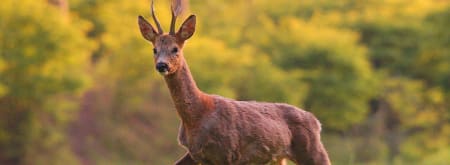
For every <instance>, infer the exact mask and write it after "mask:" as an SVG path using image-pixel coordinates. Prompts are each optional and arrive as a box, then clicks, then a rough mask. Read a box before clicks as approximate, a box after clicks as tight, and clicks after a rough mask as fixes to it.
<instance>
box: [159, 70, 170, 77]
mask: <svg viewBox="0 0 450 165" xmlns="http://www.w3.org/2000/svg"><path fill="white" fill-rule="evenodd" d="M159 74H161V76H167V75H168V74H169V71H167V70H166V71H164V72H159Z"/></svg>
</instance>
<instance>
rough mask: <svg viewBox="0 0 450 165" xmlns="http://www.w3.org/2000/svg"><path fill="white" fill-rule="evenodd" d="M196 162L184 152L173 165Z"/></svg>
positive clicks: (187, 164)
mask: <svg viewBox="0 0 450 165" xmlns="http://www.w3.org/2000/svg"><path fill="white" fill-rule="evenodd" d="M197 164H198V163H197V162H195V161H194V159H192V157H191V155H190V154H189V153H186V154H184V156H183V157H182V158H181V159H180V160H178V161H177V162H176V163H175V165H197Z"/></svg>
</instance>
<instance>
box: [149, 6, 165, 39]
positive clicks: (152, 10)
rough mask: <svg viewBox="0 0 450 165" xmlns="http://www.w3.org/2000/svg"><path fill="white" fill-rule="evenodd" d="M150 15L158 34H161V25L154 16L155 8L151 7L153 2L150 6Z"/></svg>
mask: <svg viewBox="0 0 450 165" xmlns="http://www.w3.org/2000/svg"><path fill="white" fill-rule="evenodd" d="M151 13H152V17H153V21H155V24H156V26H157V27H158V33H159V34H163V29H162V28H161V24H159V21H158V18H156V16H155V8H154V6H153V0H152V6H151Z"/></svg>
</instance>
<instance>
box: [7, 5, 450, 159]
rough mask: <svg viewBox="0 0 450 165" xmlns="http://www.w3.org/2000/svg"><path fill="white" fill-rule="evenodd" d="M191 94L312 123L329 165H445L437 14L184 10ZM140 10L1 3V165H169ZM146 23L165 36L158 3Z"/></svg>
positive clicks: (444, 82) (174, 126)
mask: <svg viewBox="0 0 450 165" xmlns="http://www.w3.org/2000/svg"><path fill="white" fill-rule="evenodd" d="M189 4H190V7H189V10H188V11H187V12H186V13H185V14H184V15H183V17H182V18H181V19H179V20H178V22H177V25H178V26H179V25H180V24H181V22H182V21H183V20H184V19H185V18H186V17H187V16H188V14H190V13H195V14H196V15H197V16H198V17H197V18H198V21H197V23H198V24H197V31H196V33H195V34H194V36H193V37H192V38H191V39H190V40H189V41H188V43H186V45H185V50H184V51H185V57H186V59H187V61H188V63H189V64H190V67H191V70H192V72H193V76H194V78H195V80H196V81H197V83H198V86H199V87H200V88H201V89H202V90H204V91H206V92H208V93H214V94H220V95H223V96H226V97H231V98H235V99H239V100H257V101H271V102H272V101H273V102H287V103H290V104H293V105H296V106H298V107H301V108H302V109H305V110H308V111H311V112H313V113H314V114H316V116H317V117H318V118H319V119H320V120H321V122H322V123H323V134H322V138H323V139H322V140H323V142H324V144H325V146H326V148H327V149H328V151H329V154H330V156H331V160H332V162H333V163H334V164H336V165H352V164H364V165H366V164H367V165H378V164H394V165H401V164H408V165H414V164H417V165H444V164H445V165H448V164H449V163H450V144H449V140H450V112H449V111H450V52H449V49H450V30H449V27H450V7H449V6H450V5H449V1H448V0H338V1H337V0H298V1H296V0H190V2H189ZM149 5H150V2H149V0H133V1H126V0H20V1H19V0H2V1H1V2H0V164H2V165H16V164H18V165H21V164H24V165H28V164H30V165H41V164H45V165H60V164H65V165H72V164H73V165H77V164H85V165H91V164H92V165H93V164H99V165H102V164H105V165H106V164H108V165H114V164H118V165H119V164H137V165H138V164H151V165H165V164H172V163H173V162H174V161H175V160H176V159H178V158H179V157H180V156H181V155H182V154H183V153H184V152H185V151H184V150H183V148H182V147H180V146H178V144H177V141H176V137H177V131H178V124H179V119H178V117H177V114H176V111H175V109H174V106H173V104H172V101H171V99H170V96H169V92H168V89H167V87H166V86H165V82H164V81H163V78H162V77H161V76H159V75H158V74H157V73H156V72H155V69H154V64H153V61H152V60H153V59H152V58H153V57H152V45H151V44H150V43H148V42H147V41H145V40H144V39H143V38H142V37H141V35H140V32H139V28H138V25H137V16H138V15H143V16H145V17H146V18H150V12H149ZM155 5H156V12H157V15H158V17H159V19H160V21H161V22H162V25H163V27H164V29H166V31H167V29H168V28H169V22H170V10H169V8H170V7H169V0H157V1H156V4H155Z"/></svg>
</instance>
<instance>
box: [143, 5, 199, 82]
mask: <svg viewBox="0 0 450 165" xmlns="http://www.w3.org/2000/svg"><path fill="white" fill-rule="evenodd" d="M171 8H172V21H171V24H170V32H169V33H164V32H163V30H162V28H161V25H160V24H159V21H158V19H157V18H156V16H155V12H154V7H153V0H152V4H151V14H152V17H153V20H154V22H155V24H156V26H157V28H158V31H156V30H155V28H153V26H152V25H151V24H150V23H149V22H147V20H145V19H144V17H142V16H139V17H138V23H139V29H140V30H141V34H142V36H143V37H144V38H145V39H146V40H148V41H150V42H151V43H152V44H153V54H154V56H153V58H154V62H155V64H156V70H157V71H158V72H159V73H160V74H161V75H164V76H167V75H170V74H173V73H175V72H176V71H177V70H178V69H179V68H181V67H182V66H181V65H183V63H182V59H183V45H184V42H185V41H186V40H187V39H189V38H190V37H191V36H192V35H193V34H194V31H195V22H196V17H195V15H191V16H189V17H188V18H187V19H186V20H185V21H184V23H183V24H182V25H181V27H180V29H179V30H178V32H176V33H175V21H176V18H177V16H178V15H180V14H181V11H182V9H183V7H182V4H181V0H174V1H173V2H172V7H171Z"/></svg>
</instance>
